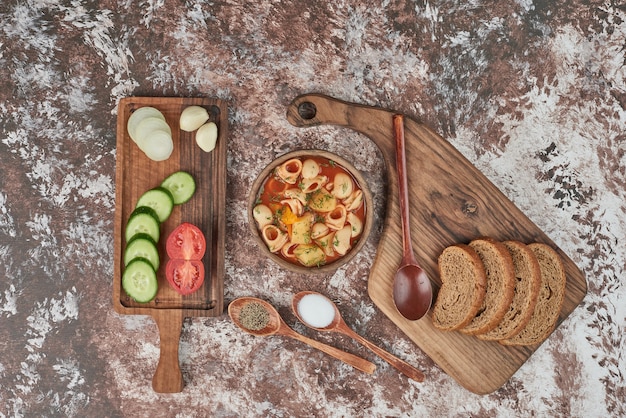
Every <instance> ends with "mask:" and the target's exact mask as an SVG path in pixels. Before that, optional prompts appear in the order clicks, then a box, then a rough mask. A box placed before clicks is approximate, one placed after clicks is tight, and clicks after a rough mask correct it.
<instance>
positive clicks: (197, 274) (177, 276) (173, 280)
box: [165, 259, 204, 295]
mask: <svg viewBox="0 0 626 418" xmlns="http://www.w3.org/2000/svg"><path fill="white" fill-rule="evenodd" d="M165 276H166V277H167V282H168V283H169V284H170V286H171V287H172V288H173V289H174V290H176V291H177V292H178V293H180V294H181V295H189V294H191V293H193V292H195V291H196V290H198V289H199V288H200V286H202V283H204V264H202V261H199V260H178V259H177V260H170V261H168V262H167V266H165Z"/></svg>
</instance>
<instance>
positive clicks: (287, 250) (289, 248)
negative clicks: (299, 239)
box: [280, 242, 298, 258]
mask: <svg viewBox="0 0 626 418" xmlns="http://www.w3.org/2000/svg"><path fill="white" fill-rule="evenodd" d="M297 246H298V244H294V243H293V242H287V243H285V245H283V246H282V248H281V249H280V253H281V254H282V255H283V257H286V258H296V255H295V254H294V250H295V249H296V247H297Z"/></svg>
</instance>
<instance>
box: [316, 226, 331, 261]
mask: <svg viewBox="0 0 626 418" xmlns="http://www.w3.org/2000/svg"><path fill="white" fill-rule="evenodd" d="M334 238H335V231H331V232H330V233H329V234H326V235H324V236H323V237H321V238H318V239H316V240H315V243H316V244H317V245H318V246H319V247H320V248H321V249H322V250H323V251H324V254H326V257H332V256H333V255H335V247H333V240H334Z"/></svg>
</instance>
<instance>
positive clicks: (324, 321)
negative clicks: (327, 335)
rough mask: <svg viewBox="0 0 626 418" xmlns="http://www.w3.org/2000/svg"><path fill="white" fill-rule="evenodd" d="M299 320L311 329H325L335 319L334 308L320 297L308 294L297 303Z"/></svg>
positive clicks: (329, 302) (328, 301)
mask: <svg viewBox="0 0 626 418" xmlns="http://www.w3.org/2000/svg"><path fill="white" fill-rule="evenodd" d="M298 314H299V315H300V318H302V320H303V321H304V322H305V323H306V324H307V325H309V326H311V327H313V328H325V327H327V326H329V325H330V324H331V323H332V322H333V320H334V319H335V306H334V305H333V304H332V302H331V301H330V300H328V299H327V298H326V297H324V296H322V295H318V294H315V293H310V294H308V295H306V296H304V297H303V298H302V299H300V302H298Z"/></svg>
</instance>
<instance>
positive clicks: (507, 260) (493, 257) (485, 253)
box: [460, 237, 515, 335]
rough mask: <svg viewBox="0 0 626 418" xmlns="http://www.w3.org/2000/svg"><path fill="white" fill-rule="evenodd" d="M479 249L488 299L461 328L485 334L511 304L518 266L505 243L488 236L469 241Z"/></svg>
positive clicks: (476, 249)
mask: <svg viewBox="0 0 626 418" xmlns="http://www.w3.org/2000/svg"><path fill="white" fill-rule="evenodd" d="M469 246H470V247H471V248H473V249H474V250H475V251H476V252H477V253H478V256H479V257H480V259H481V260H482V262H483V264H484V265H485V272H486V275H487V289H486V295H485V300H484V301H483V304H482V306H481V308H480V309H479V311H478V314H477V315H476V316H475V317H474V319H472V321H471V322H470V323H469V324H468V325H466V326H465V327H464V328H461V329H460V331H461V332H462V333H465V334H469V335H476V334H483V333H486V332H489V331H491V330H492V329H494V328H495V327H496V326H497V325H498V324H499V323H500V321H502V318H504V315H505V314H506V312H507V311H508V309H509V307H510V306H511V302H512V300H513V294H514V291H515V270H514V267H513V260H512V258H511V254H510V253H509V251H508V250H507V249H506V247H505V246H504V244H502V243H501V242H498V241H495V240H494V239H492V238H489V237H483V238H477V239H475V240H472V241H471V242H470V243H469Z"/></svg>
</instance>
